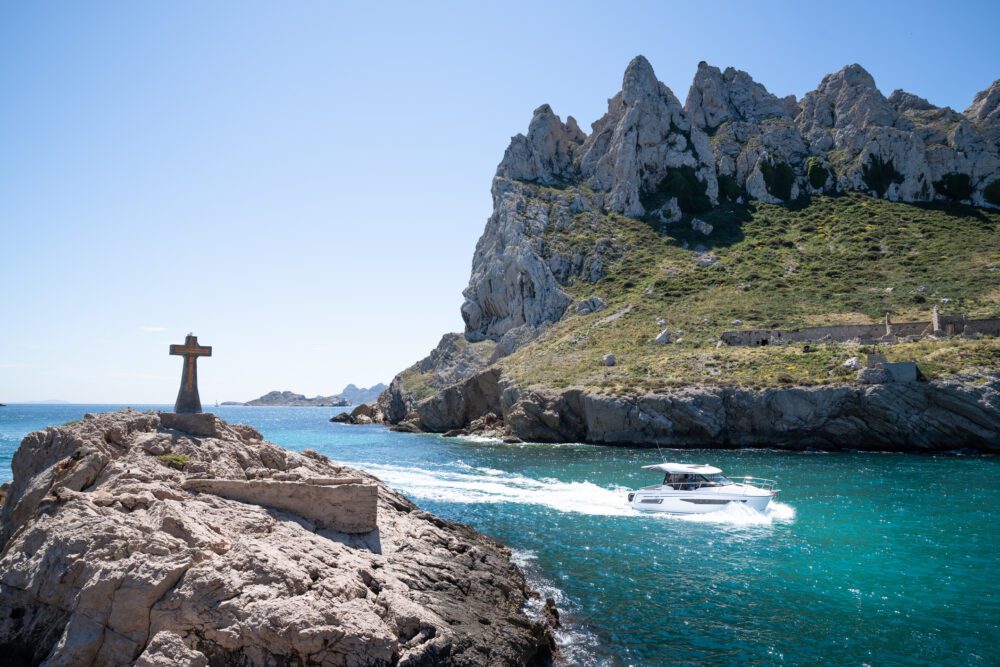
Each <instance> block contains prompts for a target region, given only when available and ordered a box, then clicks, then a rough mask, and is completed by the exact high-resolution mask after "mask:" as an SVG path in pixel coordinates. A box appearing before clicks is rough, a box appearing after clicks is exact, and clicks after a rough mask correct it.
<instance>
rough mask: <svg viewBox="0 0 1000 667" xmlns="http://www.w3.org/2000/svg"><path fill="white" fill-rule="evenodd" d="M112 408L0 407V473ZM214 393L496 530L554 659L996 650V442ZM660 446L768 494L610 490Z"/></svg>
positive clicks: (276, 428) (273, 428)
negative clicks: (475, 414) (738, 502)
mask: <svg viewBox="0 0 1000 667" xmlns="http://www.w3.org/2000/svg"><path fill="white" fill-rule="evenodd" d="M118 407H121V406H111V405H9V406H7V407H5V408H3V409H2V410H0V482H2V481H7V480H9V479H10V457H11V455H12V454H13V452H14V450H15V449H16V447H17V446H18V443H19V442H20V440H21V438H22V437H23V436H24V435H25V434H27V433H28V432H30V431H33V430H37V429H41V428H44V427H46V426H49V425H58V424H62V423H65V422H69V421H73V420H77V419H80V418H81V417H82V416H83V414H84V413H86V412H94V413H96V412H106V411H111V410H114V409H117V408H118ZM133 407H135V408H136V409H154V408H163V407H164V406H142V405H136V406H133ZM213 411H214V412H215V413H216V414H217V415H218V416H219V417H221V418H222V419H225V420H227V421H229V422H231V423H245V424H249V425H251V426H253V427H255V428H257V429H258V430H260V431H261V433H262V434H263V435H264V437H265V438H267V439H268V440H270V441H272V442H274V443H276V444H279V445H281V446H283V447H285V448H288V449H291V450H303V449H306V448H311V449H314V450H316V451H317V452H319V453H321V454H325V455H327V456H329V457H330V458H332V459H333V460H334V461H336V462H338V463H344V464H348V465H351V466H354V467H357V468H361V469H363V470H364V471H366V472H369V473H371V474H374V475H376V476H378V477H379V478H381V479H382V480H383V481H385V482H386V483H387V484H388V485H389V486H391V487H393V488H394V489H397V490H399V491H401V492H402V493H403V494H405V495H406V496H407V497H409V498H410V499H411V500H412V501H413V502H415V503H416V504H417V505H419V506H420V507H421V508H422V509H425V510H428V511H430V512H433V513H435V514H437V515H439V516H441V517H443V518H446V519H450V520H455V521H459V522H462V523H466V524H468V525H470V526H472V527H473V528H475V529H477V530H479V531H481V532H483V533H486V534H487V535H489V536H491V537H493V538H494V539H497V540H498V541H500V542H502V543H503V544H505V545H507V546H509V547H510V548H512V549H513V550H514V552H515V556H516V558H515V560H516V561H517V562H518V563H519V564H520V565H521V566H522V567H523V568H524V570H525V571H526V574H527V575H528V578H529V581H530V582H531V584H532V585H533V586H534V587H535V588H536V589H538V590H540V591H541V592H542V593H543V595H546V596H552V597H554V598H555V600H556V602H557V605H558V607H559V610H560V613H561V616H562V621H563V629H562V631H561V634H560V636H559V641H560V643H561V649H562V656H563V658H564V659H565V660H566V661H568V662H570V663H572V664H585V665H586V664H591V665H605V664H607V665H626V664H631V665H654V664H662V663H664V662H666V661H672V662H689V663H690V662H725V663H747V662H756V663H789V664H803V663H817V662H820V661H824V660H826V661H829V660H831V659H833V660H834V661H835V662H837V663H839V664H858V663H872V664H879V663H884V662H886V661H893V660H898V659H899V658H900V657H901V656H905V657H906V660H907V662H908V663H910V664H936V663H941V662H949V663H976V662H979V663H983V664H990V663H995V662H997V661H1000V650H998V649H997V647H996V645H995V642H994V639H993V638H994V637H995V636H996V635H997V633H998V631H1000V621H998V619H1000V579H998V578H997V577H995V576H991V573H993V572H995V571H996V570H997V566H998V565H1000V556H998V550H997V546H998V544H997V542H998V538H997V532H996V529H995V525H996V523H997V521H1000V488H998V486H997V484H996V483H995V480H996V479H997V474H998V473H1000V459H997V458H995V457H988V456H954V455H949V456H929V455H923V456H919V455H910V454H880V453H838V454H823V453H811V452H788V451H779V450H777V449H758V450H720V451H716V450H713V451H708V450H665V451H664V452H662V453H659V452H657V451H656V450H655V449H634V448H628V447H602V446H594V445H577V444H566V445H538V444H519V445H507V444H501V443H499V442H497V441H493V440H486V439H462V438H447V439H446V438H442V437H440V436H437V435H410V434H401V433H393V432H390V431H388V430H387V429H386V428H385V427H383V426H378V425H371V426H344V425H339V424H331V423H329V422H328V421H327V420H328V419H329V417H330V416H331V414H332V413H333V410H318V409H315V408H271V407H258V408H243V407H225V406H224V407H220V408H216V409H214V410H213ZM774 444H775V446H778V445H781V443H777V442H776V443H774ZM663 458H670V459H676V460H681V461H688V462H694V463H711V464H713V465H717V466H719V467H721V468H722V469H723V470H724V471H725V472H726V473H731V474H733V475H756V476H762V477H768V478H774V479H777V480H778V482H779V487H780V488H781V489H782V493H781V495H780V496H779V500H780V502H779V503H778V504H777V505H776V506H775V507H774V508H773V509H772V510H771V511H770V512H769V513H768V514H767V515H759V514H752V513H749V512H741V513H737V512H733V513H729V512H726V513H722V514H720V515H719V516H712V517H708V518H705V517H702V518H701V519H695V520H691V519H678V518H669V517H651V516H644V515H638V514H636V513H634V512H633V511H631V510H630V509H628V508H627V507H626V506H625V503H624V495H625V492H626V490H627V489H631V488H636V487H639V486H643V485H646V484H649V483H652V482H654V481H656V480H654V479H653V478H652V477H651V476H650V474H649V473H647V472H644V471H642V470H641V469H640V466H642V465H646V464H650V463H655V462H659V461H660V460H662V459H663Z"/></svg>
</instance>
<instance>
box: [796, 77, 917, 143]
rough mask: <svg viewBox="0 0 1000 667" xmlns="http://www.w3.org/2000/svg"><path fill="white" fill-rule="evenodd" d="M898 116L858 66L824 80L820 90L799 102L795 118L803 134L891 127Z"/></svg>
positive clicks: (873, 82) (872, 80) (870, 78)
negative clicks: (818, 131)
mask: <svg viewBox="0 0 1000 667" xmlns="http://www.w3.org/2000/svg"><path fill="white" fill-rule="evenodd" d="M897 120H898V114H897V113H896V111H895V110H894V109H893V108H892V106H890V104H889V102H888V100H886V98H885V96H884V95H882V93H881V92H879V89H878V88H877V87H876V86H875V79H874V78H873V77H872V75H871V74H869V73H868V71H867V70H866V69H865V68H864V67H862V66H861V65H857V64H855V65H848V66H847V67H844V68H843V69H841V70H839V71H837V72H835V73H833V74H827V75H826V76H825V77H823V80H822V81H821V82H820V84H819V87H818V88H817V89H816V90H814V91H812V92H810V93H807V94H806V96H805V97H804V98H803V99H802V113H801V114H800V115H799V117H798V122H799V126H800V128H801V129H802V130H803V132H809V131H810V130H813V129H838V130H839V129H843V128H846V127H852V128H854V129H864V128H866V127H869V126H873V125H874V126H885V127H892V126H893V125H895V124H896V122H897Z"/></svg>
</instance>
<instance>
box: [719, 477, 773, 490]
mask: <svg viewBox="0 0 1000 667" xmlns="http://www.w3.org/2000/svg"><path fill="white" fill-rule="evenodd" d="M729 479H731V480H732V481H734V482H736V483H737V484H746V485H747V486H755V487H757V488H758V489H764V490H765V491H774V487H776V486H778V483H777V482H776V481H774V480H773V479H764V478H763V477H750V476H747V477H730V478H729Z"/></svg>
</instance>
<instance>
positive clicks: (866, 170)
mask: <svg viewBox="0 0 1000 667" xmlns="http://www.w3.org/2000/svg"><path fill="white" fill-rule="evenodd" d="M861 178H862V179H864V181H865V185H867V186H868V188H869V189H871V190H874V191H875V193H876V194H877V195H878V196H879V198H880V199H881V198H882V197H885V193H886V192H887V191H888V190H889V186H890V185H892V184H893V183H902V182H903V175H902V174H900V173H899V172H898V171H896V167H895V165H893V163H892V160H883V159H882V156H881V155H872V156H871V159H870V160H869V161H868V164H866V165H863V166H862V167H861Z"/></svg>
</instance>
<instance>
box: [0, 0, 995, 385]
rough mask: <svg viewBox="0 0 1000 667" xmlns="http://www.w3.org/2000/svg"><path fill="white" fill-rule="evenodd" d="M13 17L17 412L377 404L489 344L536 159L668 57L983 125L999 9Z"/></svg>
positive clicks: (0, 313)
mask: <svg viewBox="0 0 1000 667" xmlns="http://www.w3.org/2000/svg"><path fill="white" fill-rule="evenodd" d="M759 4H764V3H746V2H732V3H730V2H716V3H710V4H709V3H696V2H691V3H681V2H646V3H643V2H638V3H627V2H622V3H607V2H600V3H588V2H574V3H565V4H549V3H541V2H530V3H516V2H504V3H488V4H487V3H445V4H441V3H399V4H393V3H385V4H382V3H378V4H376V3H363V4H362V3H359V4H357V5H340V4H336V3H332V2H331V3H318V2H317V3H312V2H289V3H275V2H269V3H256V2H216V3H196V2H114V3H102V2H93V3H79V2H65V3H59V2H51V3H28V2H23V3H14V2H8V3H3V5H2V6H0V91H2V104H0V146H2V147H3V149H2V150H0V286H2V290H3V291H2V297H0V298H2V301H0V303H2V308H0V401H5V402H6V401H22V400H37V399H46V398H63V399H68V400H73V401H81V402H105V401H108V402H162V403H169V402H172V401H173V398H174V395H175V393H176V390H177V385H178V382H179V376H180V360H179V359H178V358H176V357H169V356H168V355H167V345H168V344H169V343H179V342H182V341H183V336H184V334H185V333H186V332H188V331H194V332H195V333H196V334H198V336H199V339H200V341H201V342H202V343H203V344H208V345H213V346H214V347H215V355H214V356H213V357H212V358H211V359H207V360H202V361H201V364H200V368H201V372H200V377H201V383H202V399H203V401H206V402H210V401H214V400H216V399H218V400H220V401H222V400H246V399H250V398H253V397H255V396H257V395H260V394H262V393H264V392H266V391H268V390H271V389H292V390H294V391H298V392H302V393H307V394H310V395H312V394H317V393H324V394H327V393H333V392H335V391H338V390H339V389H341V388H342V387H343V385H344V384H346V383H347V382H354V383H357V384H364V385H368V384H372V383H375V382H378V381H388V380H389V379H390V378H391V377H392V375H393V374H394V373H395V372H397V371H398V370H401V369H402V368H404V367H405V366H407V365H409V364H410V363H412V362H414V361H416V360H417V359H419V358H420V357H422V356H424V355H425V354H426V353H427V351H429V350H430V348H432V347H433V346H434V345H435V344H436V343H437V340H438V339H439V337H440V335H441V334H442V333H444V332H446V331H457V330H460V329H461V327H462V321H461V317H460V315H459V306H460V305H461V301H462V297H461V290H462V289H463V288H464V287H465V285H466V283H467V280H468V274H469V268H470V264H471V259H472V251H473V248H474V246H475V242H476V240H477V239H478V237H479V235H480V233H481V232H482V229H483V226H484V224H485V221H486V218H487V217H488V216H489V214H490V210H491V202H490V195H489V188H490V179H491V178H492V175H493V171H494V169H495V168H496V164H497V163H498V162H499V160H500V158H501V157H502V155H503V151H504V148H505V147H506V145H507V143H508V141H509V140H510V137H511V136H512V135H514V134H516V133H518V132H522V131H524V130H525V129H526V128H527V124H528V121H529V120H530V118H531V112H532V110H533V109H534V108H535V107H537V106H538V105H540V104H542V103H545V102H547V103H549V104H551V105H552V106H553V108H554V110H555V111H556V113H558V114H560V115H561V116H563V117H565V116H566V115H567V114H571V115H574V116H575V117H576V118H577V120H578V121H580V124H581V126H582V127H584V128H588V127H589V125H590V123H591V122H593V121H594V120H596V119H597V118H598V117H599V116H600V115H601V114H602V113H603V112H604V110H605V108H606V101H607V99H608V98H609V97H611V96H612V95H614V94H615V93H616V92H617V90H618V89H619V88H620V84H621V75H622V72H623V71H624V69H625V66H626V64H627V63H628V61H629V60H630V59H631V58H632V57H633V56H635V55H636V54H639V53H641V54H644V55H645V56H646V57H647V58H649V60H650V62H651V63H652V64H653V67H654V68H655V69H656V72H657V75H658V76H659V78H660V79H661V80H662V81H664V82H665V83H666V84H667V85H668V86H670V87H671V88H672V89H673V91H674V92H675V94H677V96H678V97H679V98H680V99H681V100H683V99H684V97H685V96H686V94H687V89H688V86H689V85H690V82H691V79H692V77H693V75H694V72H695V68H696V66H697V63H698V61H700V60H707V61H708V62H710V63H711V64H714V65H719V66H722V67H725V66H728V65H733V66H735V67H738V68H740V69H744V70H747V71H748V72H749V73H750V74H751V75H752V76H753V77H754V78H755V79H756V80H758V81H760V82H762V83H763V84H764V85H765V86H767V87H768V89H769V90H771V91H772V92H774V93H776V94H778V95H787V94H789V93H794V94H795V95H796V96H801V95H802V94H804V93H805V92H807V91H808V90H811V89H812V88H814V87H815V86H816V84H817V83H818V82H819V80H820V79H821V78H822V76H823V75H824V74H826V73H829V72H832V71H835V70H837V69H839V68H840V67H842V66H844V65H845V64H849V63H853V62H858V63H861V64H862V65H864V66H865V67H866V68H867V69H868V70H869V71H870V72H871V73H872V74H873V75H874V77H875V79H876V81H877V82H878V84H879V87H880V88H881V90H882V91H883V92H884V93H886V94H888V93H889V92H891V91H892V90H893V89H895V88H897V87H901V88H904V89H906V90H908V91H910V92H913V93H916V94H918V95H921V96H924V97H927V98H928V99H929V100H930V101H931V102H933V103H936V104H939V105H949V106H952V107H954V108H956V109H959V110H962V109H964V108H965V107H966V106H967V105H968V104H969V102H970V101H971V100H972V96H973V95H974V94H975V93H976V92H977V91H979V90H982V89H984V88H986V87H987V86H988V85H989V84H990V83H991V82H992V81H993V80H994V79H996V78H998V77H1000V46H998V40H997V39H996V32H995V31H996V26H997V25H1000V3H995V2H979V3H974V2H968V3H962V2H952V3H947V4H944V5H942V4H941V3H922V2H886V3H867V2H853V3H852V2H839V3H817V2H811V3H810V2H794V3H792V2H790V3H779V2H774V3H766V7H764V8H761V7H759V6H757V5H759Z"/></svg>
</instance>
